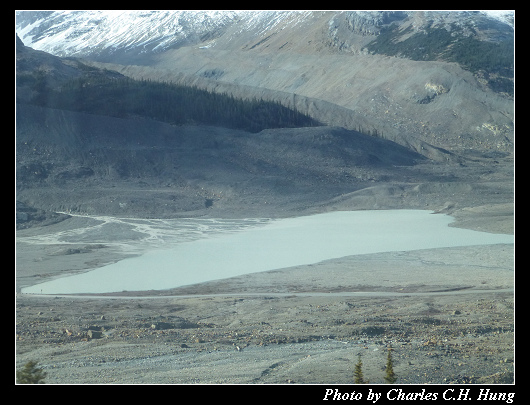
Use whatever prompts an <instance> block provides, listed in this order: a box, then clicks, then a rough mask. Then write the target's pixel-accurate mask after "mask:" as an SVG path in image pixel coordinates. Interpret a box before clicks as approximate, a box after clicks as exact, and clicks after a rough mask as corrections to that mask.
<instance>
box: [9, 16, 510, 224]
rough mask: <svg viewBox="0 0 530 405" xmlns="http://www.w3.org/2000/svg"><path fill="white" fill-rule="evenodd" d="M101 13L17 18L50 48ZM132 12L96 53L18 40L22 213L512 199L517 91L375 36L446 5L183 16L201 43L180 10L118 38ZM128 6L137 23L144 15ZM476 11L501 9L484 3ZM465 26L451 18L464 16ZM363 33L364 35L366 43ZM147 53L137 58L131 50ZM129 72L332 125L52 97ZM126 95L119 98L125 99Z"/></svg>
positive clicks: (285, 210) (452, 204)
mask: <svg viewBox="0 0 530 405" xmlns="http://www.w3.org/2000/svg"><path fill="white" fill-rule="evenodd" d="M87 15H92V14H90V13H88V14H85V13H49V12H43V13H40V12H39V13H19V14H18V15H17V24H18V25H17V26H18V28H19V31H20V32H21V35H22V37H23V38H33V44H34V45H38V44H39V40H38V38H42V39H41V40H40V42H41V43H44V42H46V41H48V43H50V44H51V43H52V42H53V43H54V46H56V47H58V48H54V49H55V51H57V50H58V49H60V48H61V46H63V47H64V46H65V44H67V43H69V44H75V43H76V42H75V41H70V40H71V39H72V38H73V37H72V36H75V35H76V34H75V33H77V34H78V35H81V34H82V33H83V32H84V34H83V35H82V36H81V37H82V38H83V40H84V41H85V40H86V41H88V40H89V39H90V38H94V41H96V40H97V36H94V33H97V32H100V31H101V30H103V31H105V29H106V30H108V29H110V28H109V27H108V20H106V19H105V18H103V14H99V15H100V17H101V20H100V21H99V20H98V21H99V23H98V24H96V22H95V21H96V20H94V22H93V24H88V23H87V24H77V25H76V24H72V23H71V21H70V24H67V22H68V21H69V20H68V18H67V17H73V16H77V18H81V17H83V18H84V17H86V16H87ZM121 15H122V14H120V15H114V17H115V22H116V23H115V24H114V26H113V27H114V29H115V30H116V32H115V34H116V37H115V38H114V39H113V40H112V41H111V42H104V41H103V39H102V38H103V37H99V41H100V45H101V46H100V47H99V48H98V51H97V52H96V51H95V50H94V49H95V48H92V47H91V45H90V41H88V42H86V44H87V47H86V49H85V50H86V51H87V52H86V53H85V54H84V57H85V58H84V59H78V58H73V57H70V56H68V57H57V56H54V55H51V54H49V53H47V52H44V51H39V50H34V49H32V48H30V47H28V46H25V45H24V44H23V42H22V41H21V40H19V39H17V42H16V48H17V49H16V50H17V52H16V58H17V60H16V67H17V93H16V95H17V102H18V104H17V111H16V112H17V122H16V125H17V138H16V141H17V142H16V147H17V199H18V200H19V204H18V207H19V208H20V210H19V211H20V215H19V216H18V217H17V218H19V219H20V224H19V225H20V226H26V225H31V224H32V223H33V222H32V221H37V222H39V223H40V222H41V221H42V219H43V218H44V220H48V219H50V218H51V220H55V219H57V217H55V216H54V217H51V216H46V215H44V214H43V212H58V211H62V212H68V211H71V212H80V213H92V214H108V215H128V216H155V217H161V216H179V215H184V216H190V215H215V216H234V215H236V216H285V215H298V214H300V213H308V212H313V211H314V210H317V211H318V210H326V209H329V207H335V208H343V209H370V208H400V207H409V208H411V207H416V208H417V207H421V208H431V209H434V210H440V209H443V210H445V211H446V212H449V211H454V210H456V209H459V208H464V207H470V206H473V207H474V206H477V205H481V204H482V205H483V204H506V203H509V202H510V201H511V200H512V195H513V190H512V186H511V185H512V181H513V173H512V167H513V166H512V165H513V160H512V159H513V158H512V150H513V120H512V119H513V100H512V99H511V98H510V96H509V95H507V94H506V93H503V92H498V91H495V90H494V89H491V88H489V87H488V84H487V83H482V84H481V82H480V81H479V79H478V76H477V75H478V73H477V72H472V71H471V70H466V69H464V68H463V67H462V66H460V65H459V64H458V63H457V62H447V61H441V60H427V61H419V60H411V59H410V58H405V57H396V56H387V55H382V54H378V53H377V52H375V53H374V52H371V51H368V46H369V44H370V43H372V45H373V41H374V39H375V38H382V35H385V32H387V33H388V32H394V31H388V30H394V29H395V28H396V26H393V25H392V24H396V23H399V24H401V25H399V26H398V27H402V28H403V34H404V35H408V36H409V38H412V37H413V35H411V31H410V29H409V28H407V27H406V26H404V25H406V24H409V25H408V26H409V27H414V28H413V30H420V29H421V27H423V25H421V24H423V23H425V21H431V20H432V19H431V20H429V19H428V18H427V17H426V15H427V14H423V15H421V14H417V13H383V12H381V13H379V12H377V13H368V14H363V13H345V12H341V13H335V12H267V13H255V12H248V13H242V12H238V13H234V14H229V13H228V14H227V13H221V15H223V16H224V17H226V16H227V15H228V16H231V17H230V18H224V17H223V18H217V17H216V18H214V17H213V16H212V15H211V14H208V13H206V14H204V15H203V14H201V18H199V17H197V16H196V15H194V16H195V17H197V18H195V17H194V18H191V19H190V18H187V19H184V17H183V16H182V15H181V17H182V20H178V21H180V22H179V23H178V24H177V25H178V26H179V27H181V29H182V35H184V37H186V38H187V39H186V40H185V41H184V40H182V41H180V42H178V43H176V42H175V43H171V44H170V43H169V42H167V41H170V39H171V38H172V39H175V38H174V37H175V36H171V37H168V34H167V33H166V34H163V33H164V25H162V26H160V27H159V29H158V31H157V30H154V31H152V30H149V29H148V26H143V27H144V28H142V29H143V30H144V31H145V32H151V33H153V32H157V33H158V34H159V37H157V36H156V35H155V36H154V37H152V36H150V37H149V38H147V37H146V38H144V40H143V41H144V42H141V43H142V44H143V45H141V46H139V45H138V44H139V43H140V42H138V43H136V42H130V43H129V42H127V43H125V42H124V43H119V42H117V41H118V38H122V39H123V38H125V37H124V36H123V35H125V33H126V32H128V31H126V30H124V29H123V27H124V25H123V24H124V22H123V20H120V18H121V17H120V16H121ZM125 15H126V16H127V17H128V18H129V24H131V23H133V22H134V21H136V22H138V21H139V20H138V19H137V18H138V16H136V17H135V18H132V19H131V18H130V17H131V15H130V14H125ZM451 15H453V14H451ZM149 16H151V17H153V14H146V15H145V18H146V20H145V21H148V20H149V19H148V17H149ZM158 16H159V17H160V15H158ZM23 17H24V18H25V19H24V18H23ZM59 17H60V18H59ZM173 17H175V16H173ZM453 17H454V15H453ZM468 17H469V18H471V19H473V18H485V17H484V16H483V15H481V14H476V13H470V14H469V15H468ZM57 18H59V20H57ZM61 18H62V20H61ZM91 18H92V17H91ZM61 21H62V22H61ZM91 21H92V20H91ZM105 21H107V22H105ZM157 21H158V20H157ZM163 21H166V22H167V21H173V22H175V19H174V18H169V16H168V18H167V20H163ZM434 21H437V20H432V21H431V22H430V23H429V24H428V26H429V27H431V28H432V26H433V24H434ZM443 21H449V20H443ZM77 22H79V20H78V21H77ZM192 22H193V23H197V24H198V27H200V29H199V28H197V27H195V28H193V27H194V24H192ZM106 24H107V25H106ZM436 24H438V22H437V23H436ZM455 24H456V23H455V22H451V24H450V26H451V29H453V30H456V29H457V28H455V27H457V25H455ZM129 26H130V25H129ZM331 26H333V27H336V28H337V30H336V31H333V30H332V31H333V32H335V34H334V35H335V36H334V38H343V39H344V38H349V41H350V42H349V44H350V45H348V46H345V45H340V43H338V42H337V41H335V40H330V38H331V37H330V36H329V35H330V32H331V31H330V27H331ZM504 26H506V27H507V28H506V29H511V28H510V26H509V25H506V24H504V25H503V27H504ZM83 27H84V28H83ZM105 27H107V28H105ZM120 27H121V28H120ZM118 28H119V29H118ZM184 28H186V30H184ZM443 29H445V28H443ZM503 29H505V28H503ZM385 30H387V31H385ZM462 30H463V29H462ZM462 30H460V31H458V30H457V31H458V32H463V31H462ZM475 31H476V32H479V30H477V29H475ZM486 31H487V32H486ZM486 31H484V30H483V31H480V32H482V33H487V34H488V35H489V37H488V38H489V39H488V40H487V41H490V42H491V40H492V38H493V39H494V40H495V41H497V43H499V42H498V41H499V37H502V35H501V34H500V31H499V30H497V31H495V32H498V33H497V34H494V33H493V31H491V30H489V31H488V30H486ZM512 31H513V30H512ZM39 32H40V34H39ZM179 32H180V31H179ZM191 32H196V33H199V32H200V33H201V34H200V35H199V34H197V35H195V36H193V35H191V34H190V33H191ZM418 32H421V30H420V31H418ZM67 33H68V38H67V37H66V34H67ZM162 34H163V35H162ZM394 34H395V32H394ZM394 34H392V35H394ZM39 35H40V37H39ZM85 35H87V36H85ZM153 35H154V34H153ZM179 35H180V34H179ZM418 35H420V34H418ZM481 35H482V34H481ZM484 35H485V34H484ZM133 37H134V36H131V35H129V36H127V38H128V40H132V38H133ZM155 37H156V38H159V39H158V40H156V41H155V40H154V39H153V38H155ZM162 37H164V38H166V39H165V41H166V42H164V44H165V45H164V46H162V45H161V44H162V42H160V41H162V39H161V38H162ZM176 37H178V35H176ZM61 38H62V39H61ZM134 38H135V37H134ZM52 39H53V41H52ZM66 39H68V41H66ZM107 40H109V41H110V39H108V38H107ZM124 40H125V39H124ZM405 40H406V39H403V38H401V39H400V41H401V42H403V41H405ZM42 41H44V42H42ZM138 41H140V39H138ZM145 41H147V42H145ZM339 42H340V41H339ZM147 43H149V44H150V46H151V48H149V47H147ZM342 43H343V44H345V43H346V42H344V41H343V42H342ZM354 43H355V44H357V45H359V44H361V43H362V44H364V45H363V46H362V47H361V48H355V46H353V44H354ZM492 43H493V42H492ZM61 44H62V45H61ZM111 44H115V46H111ZM89 45H90V46H89ZM118 45H119V46H118ZM144 45H145V47H144ZM357 45H356V46H357ZM148 48H149V49H148ZM155 48H157V49H155ZM65 49H66V48H65ZM79 49H81V48H79ZM103 50H106V51H105V52H107V53H106V54H105V52H103ZM122 51H123V52H122ZM125 51H127V52H125ZM68 52H69V51H68ZM72 52H73V51H72ZM65 53H67V50H65ZM72 54H74V53H72ZM104 54H105V55H104ZM113 55H114V56H113ZM88 58H90V59H91V60H89V59H88ZM131 58H132V59H134V60H135V63H137V64H136V65H123V64H121V63H123V62H125V61H126V60H132V59H131ZM97 60H100V61H99V62H98V61H97ZM101 60H106V61H113V62H114V63H109V62H101ZM498 75H499V74H498ZM126 77H132V78H136V79H142V78H143V79H148V80H146V81H145V83H150V82H149V80H150V81H151V82H153V81H172V82H174V83H178V84H181V85H186V86H195V87H196V88H198V89H207V90H208V91H210V92H219V93H227V94H230V95H231V96H232V97H234V98H235V99H252V98H257V99H263V100H266V101H267V100H268V101H274V102H279V103H281V104H283V105H284V106H287V107H289V108H293V107H294V108H296V109H297V110H298V111H301V112H303V113H306V114H308V115H309V116H311V117H313V118H314V119H316V120H318V121H319V122H320V123H323V124H327V126H320V127H312V128H277V129H264V130H261V131H260V132H258V133H254V134H253V133H250V132H246V131H244V130H241V129H229V128H226V127H221V126H219V125H218V126H212V124H209V125H210V126H205V125H204V124H203V123H201V122H188V123H187V124H185V125H182V124H179V125H174V123H173V124H172V123H171V122H161V121H160V120H154V119H153V117H150V116H146V115H142V111H138V110H135V111H122V112H120V114H121V115H120V114H118V115H117V116H109V114H108V111H104V110H101V109H99V110H97V111H96V110H93V109H92V110H83V109H82V108H81V109H80V108H78V107H79V106H77V108H73V110H74V111H67V110H72V108H70V106H68V105H66V106H60V105H58V104H55V105H54V104H50V100H51V98H50V97H51V95H53V94H55V96H57V95H58V94H60V93H61V91H62V90H61V89H66V87H65V86H66V85H67V83H72V80H73V81H74V83H78V85H79V91H80V92H83V91H85V90H83V88H84V87H83V86H85V85H87V86H94V85H97V83H101V80H107V81H108V80H110V81H113V80H114V81H120V80H124V79H125V78H126ZM498 77H499V76H498ZM76 80H77V82H76ZM94 83H95V84H94ZM79 94H82V93H79ZM83 94H85V95H86V91H85V93H83ZM122 101H123V100H120V99H119V98H116V99H109V101H108V102H109V103H111V104H109V105H113V106H115V105H117V104H120V103H122ZM50 107H53V108H50ZM59 107H60V108H59ZM57 108H59V109H57ZM63 108H66V110H65V109H63ZM109 110H112V109H109ZM118 111H120V110H119V109H118ZM111 115H112V114H111ZM192 121H193V120H192ZM488 209H489V208H488ZM481 212H482V211H481Z"/></svg>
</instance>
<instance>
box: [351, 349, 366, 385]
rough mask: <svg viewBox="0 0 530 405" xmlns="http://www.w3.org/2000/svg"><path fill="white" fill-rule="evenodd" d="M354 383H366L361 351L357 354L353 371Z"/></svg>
mask: <svg viewBox="0 0 530 405" xmlns="http://www.w3.org/2000/svg"><path fill="white" fill-rule="evenodd" d="M353 377H354V381H355V384H366V381H364V375H363V362H362V360H361V353H359V354H358V360H357V364H356V365H355V371H354V372H353Z"/></svg>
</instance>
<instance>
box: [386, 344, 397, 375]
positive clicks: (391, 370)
mask: <svg viewBox="0 0 530 405" xmlns="http://www.w3.org/2000/svg"><path fill="white" fill-rule="evenodd" d="M385 381H386V382H387V383H388V384H394V383H395V382H396V381H397V377H396V374H395V373H394V365H393V362H392V347H389V348H388V356H387V358H386V374H385Z"/></svg>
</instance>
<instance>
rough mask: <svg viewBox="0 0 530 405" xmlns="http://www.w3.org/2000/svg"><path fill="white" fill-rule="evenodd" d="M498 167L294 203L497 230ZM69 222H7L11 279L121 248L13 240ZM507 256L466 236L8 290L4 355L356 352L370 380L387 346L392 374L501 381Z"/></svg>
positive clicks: (141, 380)
mask: <svg viewBox="0 0 530 405" xmlns="http://www.w3.org/2000/svg"><path fill="white" fill-rule="evenodd" d="M512 165H513V161H509V160H506V161H503V160H502V159H499V163H498V164H497V166H496V167H494V166H493V165H492V166H491V170H489V172H488V173H485V172H484V173H483V174H481V176H480V182H475V183H469V184H465V182H463V181H459V182H449V181H448V182H446V183H440V182H438V183H429V182H424V183H422V184H417V185H415V186H410V187H409V186H407V187H402V188H401V189H400V190H401V191H402V192H401V193H400V195H399V196H396V194H395V193H393V194H392V193H389V190H390V189H391V188H390V186H386V187H383V186H376V187H373V188H372V189H371V190H360V191H358V192H354V193H351V194H345V195H343V196H341V197H336V198H334V199H332V200H330V201H328V202H327V203H322V202H319V203H318V204H314V205H312V206H311V205H310V204H308V205H307V208H306V209H305V210H304V211H303V212H301V213H300V215H302V214H308V213H316V212H325V211H329V210H352V209H373V207H372V205H373V203H374V201H377V203H378V208H379V209H385V208H392V209H396V208H400V207H401V208H418V207H422V208H423V209H432V210H433V211H438V212H443V213H450V214H451V215H452V216H454V217H455V219H456V221H455V223H454V226H461V227H465V228H470V229H475V230H482V231H488V232H496V233H506V234H513V232H514V204H513V171H512V169H513V166H512ZM511 168H512V169H511ZM273 201H274V200H273ZM363 204H364V205H363ZM271 205H272V204H271ZM233 208H235V207H233ZM219 209H220V208H219ZM273 209H274V206H272V207H270V210H273ZM219 212H220V211H218V212H217V213H219ZM227 212H229V210H227V208H225V209H224V213H225V217H226V213H227ZM294 212H295V211H294V210H291V211H290V214H288V215H294ZM248 213H250V214H251V213H252V212H251V211H249V212H248ZM240 214H242V213H241V212H240ZM244 214H245V213H243V215H244ZM211 215H212V216H213V217H215V215H216V213H215V212H214V211H212V213H211ZM71 223H72V222H69V219H66V220H64V221H61V222H59V223H56V224H53V225H48V226H43V227H30V228H27V229H22V230H19V231H17V240H16V256H17V265H16V283H17V286H18V287H19V288H20V287H21V286H24V285H30V284H36V283H37V282H41V281H44V280H46V279H49V278H50V277H57V276H61V275H64V274H65V273H66V272H71V271H86V270H88V269H90V268H95V267H98V266H101V265H102V264H104V263H109V262H112V261H116V260H119V259H120V258H123V257H124V254H123V252H120V251H117V250H116V249H113V248H109V247H105V245H101V244H94V243H91V241H83V243H80V242H78V243H65V244H63V245H57V244H45V243H44V244H32V243H27V239H28V238H41V239H40V240H43V239H42V238H43V237H45V236H46V235H47V234H49V233H50V232H51V231H52V230H53V229H55V230H57V229H62V230H63V231H68V230H72V228H70V229H69V226H70V225H69V224H71ZM54 227H55V228H54ZM118 236H119V237H120V238H123V239H127V235H118ZM118 236H117V237H118ZM25 240H26V242H25ZM514 264H515V261H514V245H513V244H507V245H487V246H467V247H457V248H439V249H428V250H417V251H409V252H389V253H378V254H370V255H358V256H349V257H344V258H340V259H333V260H326V261H323V262H320V263H316V264H313V265H307V266H297V267H291V268H286V269H278V270H274V271H268V272H263V273H254V274H248V275H244V276H239V277H234V278H230V279H224V280H218V281H211V282H207V283H202V284H196V285H192V286H185V287H180V288H176V289H172V290H165V291H138V292H122V293H117V294H113V295H99V296H40V295H27V294H20V293H17V294H16V299H15V303H16V367H17V369H19V368H21V367H22V366H23V365H24V364H25V363H26V362H28V361H29V360H35V361H37V362H38V363H39V366H40V367H41V368H43V369H44V371H46V373H47V377H46V380H45V382H46V383H50V384H88V383H93V384H107V383H114V384H120V383H123V384H179V383H181V384H188V383H215V384H217V383H219V384H221V383H250V384H252V383H270V384H287V383H295V384H304V383H313V384H319V383H322V384H330V383H339V384H349V383H353V371H354V367H355V363H356V361H357V355H358V353H360V354H361V355H362V361H363V372H364V376H365V378H366V379H368V380H369V381H370V383H376V384H377V383H384V380H383V376H384V366H385V363H386V356H387V350H388V349H389V348H390V347H391V348H392V350H393V359H394V371H395V373H396V376H397V378H398V381H397V382H398V383H434V384H445V383H486V384H487V383H501V384H505V383H513V382H514V328H515V327H514Z"/></svg>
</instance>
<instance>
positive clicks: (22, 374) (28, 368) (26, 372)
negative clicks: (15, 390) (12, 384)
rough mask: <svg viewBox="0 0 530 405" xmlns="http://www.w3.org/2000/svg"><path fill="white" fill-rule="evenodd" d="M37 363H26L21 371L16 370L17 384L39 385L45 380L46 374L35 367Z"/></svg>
mask: <svg viewBox="0 0 530 405" xmlns="http://www.w3.org/2000/svg"><path fill="white" fill-rule="evenodd" d="M37 364H38V363H37V362H36V361H33V360H30V361H28V362H27V363H26V364H25V365H24V367H23V368H22V370H17V384H40V383H43V382H44V379H45V378H46V372H44V371H42V370H41V369H40V368H38V367H37Z"/></svg>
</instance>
